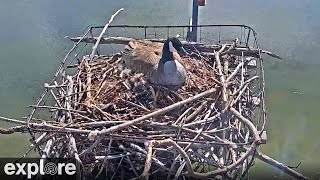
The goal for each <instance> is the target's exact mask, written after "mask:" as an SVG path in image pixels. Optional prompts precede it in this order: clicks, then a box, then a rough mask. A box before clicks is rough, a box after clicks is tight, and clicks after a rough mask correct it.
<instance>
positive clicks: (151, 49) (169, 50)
mask: <svg viewBox="0 0 320 180" xmlns="http://www.w3.org/2000/svg"><path fill="white" fill-rule="evenodd" d="M161 49H162V50H161ZM178 52H179V53H181V54H182V53H186V51H185V50H184V48H183V47H182V43H181V42H180V40H179V39H178V38H168V39H167V40H166V42H165V43H164V44H161V43H154V42H150V41H145V40H136V41H131V42H129V43H128V45H127V46H126V47H125V50H124V51H123V53H122V58H123V59H124V62H125V64H126V66H127V67H128V68H129V69H131V70H132V71H134V72H138V73H143V74H144V75H146V77H147V79H148V80H149V82H150V83H152V84H156V85H164V86H181V85H183V84H184V82H185V81H186V77H187V72H186V70H185V67H184V66H183V65H182V64H181V63H180V62H179V61H180V60H181V57H180V55H179V54H178Z"/></svg>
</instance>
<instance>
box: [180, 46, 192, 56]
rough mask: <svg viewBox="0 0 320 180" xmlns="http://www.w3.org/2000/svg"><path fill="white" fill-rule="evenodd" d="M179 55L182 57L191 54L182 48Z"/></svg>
mask: <svg viewBox="0 0 320 180" xmlns="http://www.w3.org/2000/svg"><path fill="white" fill-rule="evenodd" d="M178 53H179V55H180V56H181V57H183V56H187V55H189V53H188V52H187V51H186V50H185V49H184V48H183V47H181V48H180V50H179V51H178Z"/></svg>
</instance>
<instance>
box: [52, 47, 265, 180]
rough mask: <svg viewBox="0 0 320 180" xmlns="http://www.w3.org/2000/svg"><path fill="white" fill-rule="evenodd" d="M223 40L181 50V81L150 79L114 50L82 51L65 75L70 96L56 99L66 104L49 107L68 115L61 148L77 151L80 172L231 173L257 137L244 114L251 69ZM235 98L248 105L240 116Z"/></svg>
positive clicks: (109, 174)
mask: <svg viewBox="0 0 320 180" xmlns="http://www.w3.org/2000/svg"><path fill="white" fill-rule="evenodd" d="M226 47H227V46H223V47H221V50H220V51H219V52H218V51H217V52H216V55H215V57H209V56H207V58H205V57H203V56H201V55H200V54H193V56H190V57H185V58H183V59H182V64H183V65H184V66H185V67H186V70H187V72H188V77H187V81H186V83H185V84H184V85H183V86H182V87H163V86H156V85H153V84H150V83H149V82H148V81H147V80H146V79H145V77H144V75H143V74H139V73H134V72H131V70H130V69H126V68H125V66H124V62H123V61H122V59H121V54H116V55H113V56H99V57H96V58H94V60H90V58H89V56H84V57H83V59H82V61H81V63H80V64H79V66H78V70H77V71H76V73H75V75H73V76H72V77H71V76H68V78H66V80H67V81H65V82H67V88H66V93H67V95H68V96H70V98H66V99H64V102H60V103H61V104H63V103H65V104H66V108H67V110H68V111H63V109H62V112H64V113H61V112H60V111H58V112H56V114H55V116H56V119H57V120H58V121H60V123H67V122H69V123H71V125H70V126H69V127H68V130H69V132H73V133H74V134H73V136H72V138H71V139H72V140H70V142H74V143H73V144H71V145H70V147H69V148H68V149H69V150H70V149H73V151H72V152H73V153H72V154H75V157H78V156H80V158H77V159H78V161H79V162H81V163H82V164H83V171H82V172H83V173H84V174H85V176H84V177H91V176H95V177H99V176H102V177H106V176H107V177H108V178H120V177H125V178H126V179H127V178H137V177H140V178H148V177H149V176H150V175H151V176H152V177H153V178H155V177H158V178H159V177H161V178H167V177H170V178H172V177H173V176H176V177H183V176H186V177H190V176H191V177H197V178H207V177H216V176H220V175H221V174H226V173H229V174H228V175H227V176H228V177H234V176H235V175H236V174H237V173H236V172H237V169H236V167H237V164H239V162H243V161H245V160H246V159H247V158H248V155H249V152H252V151H253V150H254V149H255V148H256V143H260V137H259V135H258V131H257V130H256V128H255V126H254V124H253V123H252V122H251V121H250V120H248V119H247V118H246V117H250V113H252V112H253V110H254V109H255V106H256V105H257V103H253V99H254V97H253V95H252V93H250V90H249V86H248V85H249V84H250V83H251V82H252V81H254V80H255V79H257V77H251V78H250V75H249V74H247V73H246V72H245V71H246V69H247V68H246V67H244V66H246V64H247V63H248V62H244V61H243V57H242V61H240V59H239V58H237V57H236V56H233V55H229V54H228V52H229V51H230V49H231V48H234V46H228V48H229V49H227V50H224V49H226ZM219 53H221V55H220V54H219ZM241 68H242V70H241ZM244 93H248V94H246V95H244ZM242 96H244V98H243V97H242ZM256 98H257V97H256ZM56 100H57V99H56ZM256 100H257V99H256ZM239 102H241V103H243V104H245V106H247V109H248V110H249V111H248V112H247V110H242V114H244V116H243V115H241V113H240V111H241V110H239V108H240V109H241V107H240V106H241V105H243V104H239ZM233 107H235V108H233ZM59 112H60V113H59ZM246 113H247V114H246ZM241 122H242V123H241ZM249 132H251V133H249ZM254 142H256V143H254ZM239 144H240V145H242V146H241V148H239ZM60 153H61V154H60V155H59V156H60V157H68V156H70V155H71V154H70V151H60ZM248 162H249V161H248V160H247V163H248ZM230 168H231V169H230ZM246 168H248V166H246V167H244V169H246ZM103 172H104V173H103ZM243 173H245V171H244V172H243Z"/></svg>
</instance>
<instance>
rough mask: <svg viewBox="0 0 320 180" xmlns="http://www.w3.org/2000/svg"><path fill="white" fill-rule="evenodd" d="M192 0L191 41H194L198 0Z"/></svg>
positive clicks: (195, 37)
mask: <svg viewBox="0 0 320 180" xmlns="http://www.w3.org/2000/svg"><path fill="white" fill-rule="evenodd" d="M192 1H193V6H192V26H193V27H192V41H194V42H196V41H197V30H198V29H197V27H195V26H197V25H198V12H199V11H198V8H199V6H198V2H197V0H192Z"/></svg>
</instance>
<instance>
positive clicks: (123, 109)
mask: <svg viewBox="0 0 320 180" xmlns="http://www.w3.org/2000/svg"><path fill="white" fill-rule="evenodd" d="M182 63H183V64H184V66H185V67H186V70H187V72H188V77H187V81H186V83H185V85H183V86H182V87H174V86H172V87H164V86H157V85H153V84H150V83H149V82H148V81H147V80H146V79H145V76H144V75H143V74H141V73H133V72H131V70H130V69H126V68H125V65H124V62H123V61H122V60H121V55H115V56H113V57H111V58H110V57H101V58H99V59H98V60H95V61H94V62H91V63H88V61H86V60H84V61H83V63H81V65H80V66H79V68H80V71H79V72H78V73H79V74H78V78H79V79H78V81H79V84H81V85H82V87H78V88H79V89H80V88H82V89H83V90H85V89H87V90H90V91H91V93H88V92H87V93H83V94H79V96H78V101H79V102H81V103H79V104H78V107H77V109H78V110H86V109H88V108H89V109H91V110H92V111H94V113H93V114H92V117H91V118H96V119H101V120H108V121H120V120H121V121H128V120H133V119H135V118H137V117H141V116H143V115H146V114H149V113H150V112H152V111H155V110H157V109H161V108H164V107H167V106H169V105H171V104H174V103H176V102H179V101H182V100H184V99H187V98H190V97H193V96H195V95H197V94H199V93H201V92H204V91H206V90H209V89H210V88H213V87H215V81H214V79H215V78H216V77H215V73H214V71H213V69H212V67H211V65H210V63H209V62H206V61H199V60H197V59H196V58H183V59H182ZM87 72H90V73H87ZM89 76H90V77H89ZM89 81H90V84H88V82H89ZM200 104H201V102H200V101H199V102H194V105H193V106H194V107H198V106H199V105H200ZM185 110H186V109H185V108H181V109H176V110H175V111H174V112H173V113H170V115H166V116H164V117H161V118H159V119H162V120H161V122H175V121H177V120H178V118H179V116H180V115H181V114H182V113H183V112H184V111H185ZM189 111H190V110H189ZM191 112H192V111H190V112H189V113H187V114H185V115H189V114H190V113H191ZM80 120H83V119H82V118H81V119H80ZM180 120H181V119H180ZM190 121H191V120H190ZM177 123H178V122H177Z"/></svg>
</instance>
